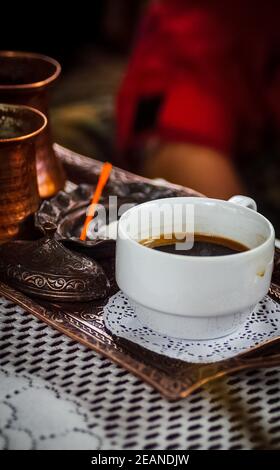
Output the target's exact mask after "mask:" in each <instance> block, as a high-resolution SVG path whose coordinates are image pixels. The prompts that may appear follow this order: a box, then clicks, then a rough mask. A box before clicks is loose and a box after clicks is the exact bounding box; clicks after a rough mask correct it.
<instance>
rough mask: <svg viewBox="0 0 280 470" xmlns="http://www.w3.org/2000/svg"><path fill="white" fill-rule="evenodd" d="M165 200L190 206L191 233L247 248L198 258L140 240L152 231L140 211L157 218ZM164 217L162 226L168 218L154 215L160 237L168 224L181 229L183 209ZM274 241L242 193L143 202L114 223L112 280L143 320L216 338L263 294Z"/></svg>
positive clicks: (172, 332)
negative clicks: (170, 251) (173, 252)
mask: <svg viewBox="0 0 280 470" xmlns="http://www.w3.org/2000/svg"><path fill="white" fill-rule="evenodd" d="M166 203H168V204H170V205H171V207H172V208H174V207H175V206H176V207H177V208H178V205H179V206H180V205H181V207H182V208H186V207H188V208H190V209H191V210H192V211H193V216H194V218H193V224H194V226H193V228H194V232H196V233H204V234H211V235H213V236H219V237H224V238H229V239H231V240H235V241H237V242H239V243H242V244H244V245H245V246H247V247H248V248H249V250H248V251H243V252H240V253H236V254H231V255H223V256H208V257H207V256H198V257H197V256H184V255H182V254H180V251H179V252H178V254H169V253H165V252H161V251H157V250H153V249H151V248H149V247H146V246H143V245H141V244H140V243H139V241H140V240H141V239H142V240H143V239H145V238H148V234H149V230H150V227H149V224H150V222H149V220H150V219H149V217H144V218H143V217H142V215H143V213H144V215H145V214H146V215H147V213H150V214H152V216H155V217H156V216H157V214H158V213H159V212H160V211H161V208H162V207H163V205H166ZM141 211H142V212H141ZM190 213H191V212H190ZM174 214H175V215H174ZM140 215H141V220H142V222H141V233H140V232H139V217H140ZM168 217H170V220H168V223H167V228H166V220H165V225H164V227H163V226H162V220H161V219H160V218H158V222H157V223H156V231H157V233H158V234H160V233H163V232H162V230H163V228H164V230H165V233H167V232H168V230H169V229H170V227H171V226H172V231H174V232H176V231H180V230H181V224H182V216H180V211H177V212H176V211H174V213H173V215H172V216H168V215H167V218H168ZM172 217H173V220H171V218H172ZM171 222H172V224H173V225H170V227H169V226H168V224H169V223H170V224H171ZM153 229H154V227H153ZM143 230H144V232H143ZM143 233H144V235H143ZM153 233H154V232H153ZM145 234H146V235H145ZM274 238H275V235H274V229H273V226H272V225H271V223H270V222H269V221H268V220H267V219H266V218H265V217H263V216H262V215H261V214H259V213H257V212H256V204H255V202H254V201H253V200H252V199H250V198H247V197H245V196H234V197H233V198H231V199H230V200H229V201H222V200H218V199H208V198H200V197H180V198H170V199H160V200H157V201H151V202H147V203H144V204H140V205H138V206H136V207H133V208H132V209H130V210H128V211H127V212H125V213H124V214H123V215H122V217H121V218H120V220H119V224H118V236H117V249H116V280H117V283H118V285H119V287H120V289H121V290H122V291H123V292H124V293H125V294H126V295H127V296H128V298H129V302H130V304H131V305H132V306H133V308H134V309H135V311H136V313H137V316H138V318H139V319H140V321H141V322H142V323H143V324H145V325H147V326H149V327H151V328H152V329H154V330H156V331H158V332H160V333H162V334H165V335H169V336H173V337H176V338H187V339H210V338H218V337H221V336H225V335H228V334H231V333H232V332H233V331H235V330H236V329H237V328H238V327H239V326H240V325H241V324H242V323H243V322H244V320H245V319H246V317H247V315H248V314H249V313H250V312H251V311H252V310H253V309H254V307H255V306H256V304H257V303H258V302H259V301H260V300H261V299H262V298H263V297H264V295H265V294H266V293H267V292H268V290H269V286H270V282H271V274H272V269H273V256H274V243H275V241H274Z"/></svg>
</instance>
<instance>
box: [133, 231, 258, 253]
mask: <svg viewBox="0 0 280 470" xmlns="http://www.w3.org/2000/svg"><path fill="white" fill-rule="evenodd" d="M187 241H188V237H187V235H185V236H184V235H183V234H180V236H178V234H176V235H175V234H173V235H172V236H169V237H167V236H166V235H161V236H160V237H159V238H150V239H149V238H148V239H146V240H141V241H140V243H141V245H144V246H147V247H149V248H152V249H154V250H157V251H163V252H165V253H170V254H175V255H185V256H224V255H234V254H236V253H241V252H243V251H248V250H249V248H248V247H247V246H245V245H243V244H242V243H239V242H237V241H235V240H230V239H228V238H224V237H219V236H216V235H213V236H212V235H208V234H203V233H195V234H194V238H193V244H191V243H186V242H187Z"/></svg>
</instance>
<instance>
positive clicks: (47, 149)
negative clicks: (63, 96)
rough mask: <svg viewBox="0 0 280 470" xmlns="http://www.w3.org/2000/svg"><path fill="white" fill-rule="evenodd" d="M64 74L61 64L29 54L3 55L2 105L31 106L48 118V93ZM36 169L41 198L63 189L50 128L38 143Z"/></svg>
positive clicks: (0, 71) (0, 75)
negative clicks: (61, 72) (62, 73)
mask: <svg viewBox="0 0 280 470" xmlns="http://www.w3.org/2000/svg"><path fill="white" fill-rule="evenodd" d="M60 71H61V67H60V65H59V63H58V62H57V61H56V60H54V59H52V58H50V57H47V56H44V55H41V54H35V53H30V52H13V51H0V103H13V104H23V105H28V106H32V107H33V108H36V109H38V110H40V111H41V112H42V113H43V114H44V115H45V116H47V117H48V90H49V86H50V85H51V84H52V83H53V82H54V81H55V80H56V79H57V77H58V76H59V74H60ZM36 165H37V178H38V185H39V193H40V196H41V198H47V197H51V196H53V195H54V194H55V193H57V191H59V190H60V189H62V188H63V186H64V182H65V178H64V173H63V170H62V167H61V164H60V162H59V161H58V160H57V158H56V156H55V153H54V151H53V148H52V138H51V130H50V125H49V124H48V125H47V127H46V128H45V130H44V132H42V133H41V134H40V135H39V137H38V139H37V142H36Z"/></svg>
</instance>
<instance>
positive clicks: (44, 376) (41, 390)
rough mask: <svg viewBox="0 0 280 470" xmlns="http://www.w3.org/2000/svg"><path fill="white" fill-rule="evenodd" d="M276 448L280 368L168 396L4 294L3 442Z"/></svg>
mask: <svg viewBox="0 0 280 470" xmlns="http://www.w3.org/2000/svg"><path fill="white" fill-rule="evenodd" d="M1 448H8V449H21V448H24V449H56V448H63V449H67V448H79V449H83V448H85V449H253V448H254V449H255V448H280V368H279V369H275V368H274V369H267V370H253V371H250V372H247V373H243V374H239V375H235V376H232V377H228V378H226V379H222V380H220V381H216V382H214V383H212V384H210V385H208V386H207V387H206V388H204V389H201V390H199V391H198V392H196V393H194V394H193V395H191V396H190V397H189V398H187V399H185V400H182V401H181V402H177V403H169V402H168V401H166V400H164V399H163V398H162V397H161V396H160V395H159V394H158V393H157V392H156V391H154V390H153V389H151V388H150V387H149V386H148V385H145V384H144V383H143V382H142V381H141V380H138V379H137V378H135V377H134V376H133V375H131V374H130V373H128V372H126V371H125V370H123V369H121V368H120V367H117V366H116V365H114V364H112V363H111V362H109V361H108V360H107V359H104V358H102V357H101V356H99V355H97V354H95V353H94V352H93V351H92V350H89V349H87V348H86V347H84V346H82V345H80V344H78V343H76V342H74V341H72V340H71V339H69V338H68V337H66V336H64V335H62V334H61V333H59V332H57V331H55V330H53V329H51V328H50V327H48V326H47V325H46V324H44V323H42V322H41V321H39V320H38V319H36V318H34V317H33V316H32V315H31V314H29V313H26V312H24V311H23V310H22V309H21V308H20V307H18V306H16V305H14V304H12V303H11V302H9V301H7V300H5V299H4V298H0V449H1Z"/></svg>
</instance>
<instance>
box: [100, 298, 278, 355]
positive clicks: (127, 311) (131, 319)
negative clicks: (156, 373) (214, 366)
mask: <svg viewBox="0 0 280 470" xmlns="http://www.w3.org/2000/svg"><path fill="white" fill-rule="evenodd" d="M104 322H105V326H106V328H107V329H108V330H109V331H110V332H111V333H112V334H114V335H116V336H119V337H121V338H125V339H127V340H129V341H132V342H134V343H136V344H138V345H140V346H142V347H144V348H146V349H149V350H150V351H153V352H156V353H158V354H163V355H165V356H168V357H171V358H176V359H180V360H182V361H186V362H195V363H199V362H201V363H205V362H217V361H221V360H223V359H228V358H230V357H233V356H236V355H237V354H239V353H241V352H244V351H247V350H248V349H250V348H252V347H253V346H256V345H258V344H260V343H262V342H265V341H267V340H269V339H272V338H274V337H276V336H279V335H280V305H279V304H278V303H277V302H275V301H274V300H272V299H271V298H270V297H268V296H266V297H264V299H263V300H262V301H261V302H259V304H258V305H257V307H256V308H255V309H254V311H253V312H252V313H251V314H250V315H249V316H248V318H247V320H246V322H245V323H244V324H243V325H242V326H241V327H240V328H239V329H238V330H237V331H235V332H234V333H233V334H231V335H229V336H225V337H223V338H218V339H214V340H207V341H206V340H203V341H193V340H192V341H190V340H185V339H177V338H172V337H169V336H165V335H161V334H160V333H157V332H156V331H154V330H152V329H151V328H149V327H147V326H145V325H143V324H142V323H141V322H140V321H139V319H138V318H137V315H136V314H135V312H134V310H133V308H132V307H131V306H130V304H129V301H128V299H127V297H126V296H125V294H124V293H123V292H121V291H119V292H117V293H116V294H115V295H114V296H112V297H111V298H110V299H109V301H108V303H107V305H106V306H105V308H104Z"/></svg>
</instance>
